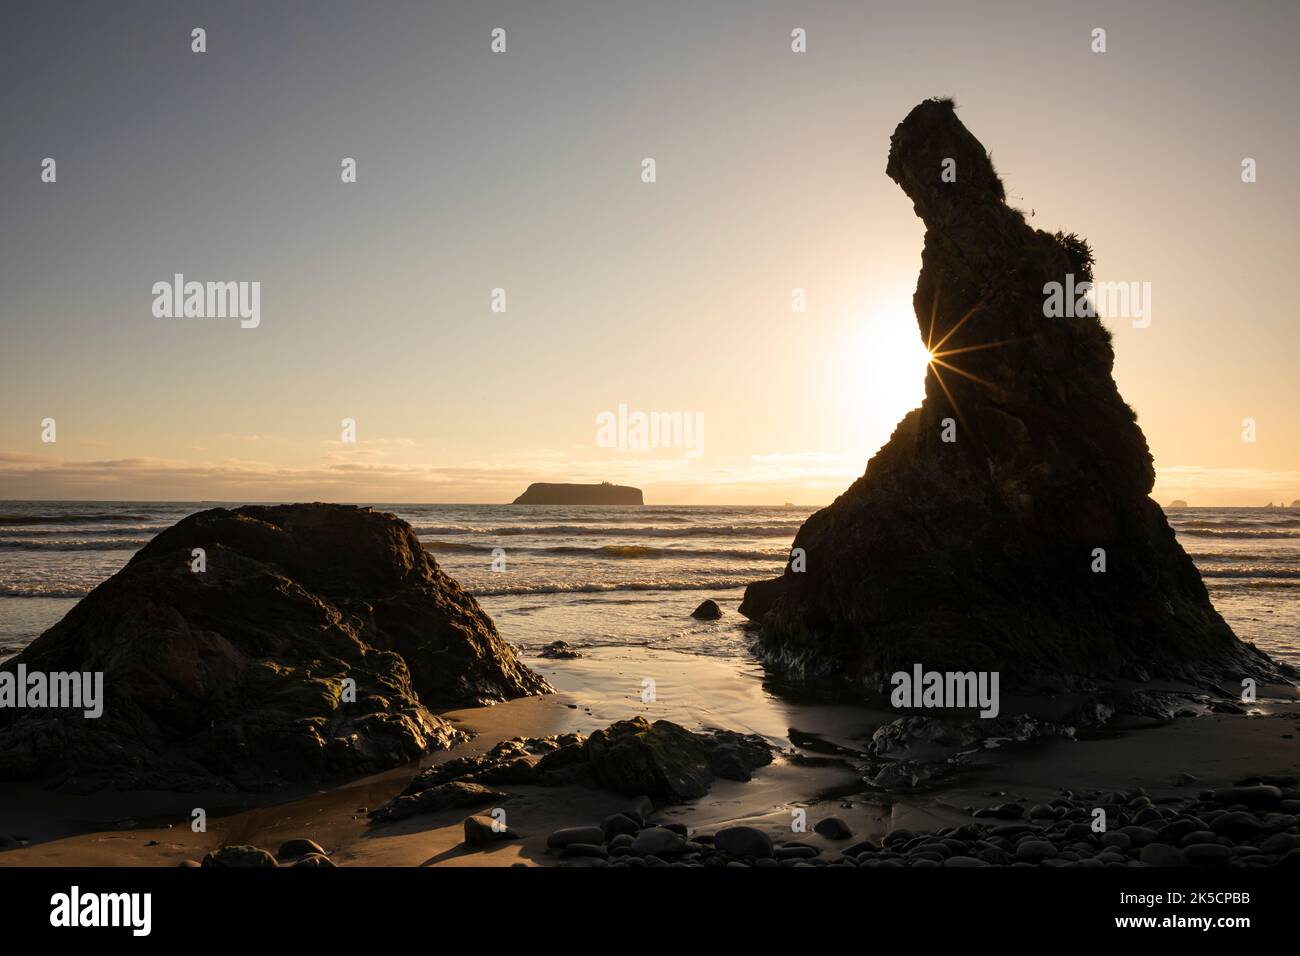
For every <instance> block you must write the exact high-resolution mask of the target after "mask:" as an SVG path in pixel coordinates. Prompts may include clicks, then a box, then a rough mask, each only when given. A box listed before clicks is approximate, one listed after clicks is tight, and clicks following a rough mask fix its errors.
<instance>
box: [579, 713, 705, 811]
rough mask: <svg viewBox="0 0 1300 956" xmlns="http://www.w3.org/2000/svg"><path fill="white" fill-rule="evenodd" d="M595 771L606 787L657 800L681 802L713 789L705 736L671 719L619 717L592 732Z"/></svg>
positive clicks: (589, 746)
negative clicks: (702, 736)
mask: <svg viewBox="0 0 1300 956" xmlns="http://www.w3.org/2000/svg"><path fill="white" fill-rule="evenodd" d="M586 749H587V757H588V761H589V766H590V770H591V775H592V776H593V777H594V778H595V779H596V782H597V783H599V784H600V785H601V786H603V787H607V788H608V789H610V790H614V791H616V792H618V793H622V794H627V795H629V796H632V795H636V794H642V793H644V794H646V795H647V796H648V797H650V798H651V799H652V800H654V801H655V802H656V803H681V802H682V801H684V800H691V799H694V798H695V797H702V796H704V795H705V794H706V793H708V792H709V787H710V786H712V784H713V771H712V769H711V768H710V766H709V754H708V751H707V750H706V749H705V748H704V745H703V743H702V742H701V740H700V738H699V737H698V736H697V735H695V734H693V733H691V732H690V731H689V730H687V729H686V728H685V727H681V726H679V725H677V724H674V723H672V722H671V721H667V720H656V721H655V722H654V723H653V724H651V723H650V722H649V721H647V720H646V719H645V718H644V717H633V718H632V719H631V720H620V721H618V722H617V723H614V724H611V725H610V726H609V727H608V728H606V729H605V730H598V731H596V732H595V733H594V734H592V735H591V736H590V737H588V738H587V748H586Z"/></svg>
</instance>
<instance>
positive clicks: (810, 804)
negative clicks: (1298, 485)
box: [0, 647, 1300, 866]
mask: <svg viewBox="0 0 1300 956" xmlns="http://www.w3.org/2000/svg"><path fill="white" fill-rule="evenodd" d="M526 662H527V664H528V665H529V666H530V667H532V668H534V669H535V670H537V671H538V672H540V673H542V674H543V675H544V676H545V677H546V678H547V679H548V680H550V681H551V683H552V684H554V686H555V687H556V688H557V689H558V690H559V691H560V693H557V694H554V695H548V696H546V697H535V698H525V699H521V700H516V701H510V702H507V703H503V704H498V705H496V706H494V707H482V708H469V709H464V710H453V711H448V712H446V713H445V716H447V717H448V718H449V719H451V720H453V721H455V722H456V723H457V724H458V725H459V726H462V727H464V728H465V729H467V730H471V731H473V732H474V733H475V734H476V736H475V737H474V739H473V740H471V741H470V742H468V743H467V744H464V745H462V746H461V747H459V748H457V749H455V750H452V751H446V752H443V753H439V754H436V755H433V756H431V757H430V758H428V759H427V760H426V761H424V763H425V764H429V763H437V762H440V761H442V760H446V759H449V758H451V757H455V756H461V755H464V754H471V753H479V752H482V751H486V750H488V749H490V748H491V747H492V746H493V745H495V744H496V743H497V742H499V741H500V740H503V739H506V738H509V737H515V736H546V735H550V734H561V733H567V732H570V731H581V732H583V733H590V732H591V731H593V730H596V729H598V728H601V727H605V726H608V725H609V724H610V723H612V722H613V721H615V720H619V719H623V718H626V717H629V716H632V715H634V714H643V715H644V716H646V717H647V718H648V719H651V720H655V719H659V718H665V719H669V720H673V721H675V722H677V723H680V724H682V725H683V726H685V727H687V728H689V729H692V730H701V729H707V728H725V729H728V730H737V731H744V732H747V733H757V734H761V735H762V736H764V737H765V738H767V739H768V740H769V741H770V742H771V743H772V744H773V745H774V746H775V747H777V748H778V749H779V750H780V751H782V753H781V755H779V756H778V757H777V759H776V761H775V762H774V763H773V764H772V765H771V766H769V767H766V768H763V769H761V770H759V771H758V772H757V773H756V774H755V776H754V779H753V780H752V781H750V782H748V783H740V782H734V781H727V780H719V781H717V782H716V783H715V784H714V786H713V788H712V790H711V791H710V793H709V794H708V795H707V796H705V797H703V798H701V799H699V800H695V801H691V802H689V803H687V804H683V805H680V806H674V807H667V808H664V809H663V810H661V811H659V812H658V813H657V814H655V816H654V819H656V820H658V821H661V822H680V823H684V824H686V825H687V826H688V827H690V828H691V829H692V831H694V830H695V829H697V828H698V829H700V830H703V831H705V832H711V831H712V830H715V829H718V828H721V827H722V826H726V825H731V824H736V823H746V824H749V825H753V826H758V827H762V828H764V829H766V830H768V831H769V832H771V833H772V835H773V836H774V837H775V838H778V839H785V840H790V839H793V838H795V836H794V835H793V834H792V833H791V821H792V820H793V819H794V813H793V811H795V810H798V809H803V810H805V811H806V817H807V827H808V832H806V833H799V834H798V835H797V838H798V839H799V840H800V841H803V842H807V843H811V844H813V845H817V846H822V847H824V848H827V849H830V848H833V847H834V846H835V844H834V843H833V842H832V841H828V840H825V839H824V838H822V837H820V836H818V835H816V834H814V833H812V832H811V829H812V825H813V824H814V823H815V822H816V821H817V820H818V819H820V818H821V817H825V816H832V815H833V816H838V817H840V818H841V819H843V820H845V821H846V822H847V823H848V824H849V825H850V827H851V828H852V829H853V831H854V833H855V836H856V837H858V838H877V839H878V838H879V837H880V836H882V835H883V834H884V833H886V832H888V831H889V830H891V829H895V828H899V827H905V828H908V829H911V830H916V831H921V830H933V829H936V828H939V827H944V826H951V825H957V824H960V823H966V822H970V820H971V816H970V812H971V811H972V810H974V809H977V808H980V807H984V806H989V805H992V804H995V803H1001V802H1006V801H1009V800H1016V799H1020V798H1024V799H1026V800H1028V801H1030V802H1033V801H1037V800H1041V799H1045V798H1049V797H1052V796H1054V795H1056V794H1058V793H1059V791H1060V788H1061V787H1069V788H1071V789H1075V790H1081V789H1088V788H1098V789H1105V790H1126V789H1132V788H1135V787H1139V786H1141V787H1145V788H1146V789H1147V790H1148V792H1149V793H1150V794H1151V795H1152V797H1153V798H1154V797H1157V796H1159V795H1162V794H1164V793H1169V794H1175V793H1178V794H1184V795H1185V794H1186V793H1187V792H1188V790H1187V788H1186V787H1184V788H1179V787H1177V786H1176V785H1175V778H1176V777H1177V775H1179V774H1183V773H1191V774H1193V775H1194V776H1195V777H1196V778H1197V780H1196V782H1194V783H1192V784H1191V785H1190V786H1191V788H1192V789H1193V790H1195V789H1200V788H1208V787H1215V786H1221V785H1224V784H1227V783H1230V782H1232V781H1234V780H1237V779H1241V778H1244V777H1249V776H1254V775H1278V776H1285V775H1292V776H1294V775H1297V774H1300V747H1297V739H1300V738H1298V737H1297V735H1300V704H1298V703H1297V701H1296V700H1295V695H1294V692H1293V691H1292V692H1290V693H1289V698H1290V699H1275V700H1268V701H1265V704H1264V706H1262V707H1261V708H1260V709H1261V710H1263V711H1267V712H1268V713H1267V714H1262V715H1256V716H1238V715H1222V714H1219V715H1208V716H1203V717H1197V718H1183V719H1179V720H1175V721H1173V722H1170V723H1167V724H1164V725H1159V726H1152V727H1147V728H1142V729H1133V730H1129V731H1126V732H1124V733H1117V734H1112V735H1107V736H1100V737H1096V738H1092V739H1083V740H1060V739H1054V740H1047V741H1036V742H1031V743H1025V744H1011V745H1005V746H1003V747H999V748H997V749H990V750H985V751H983V752H981V753H979V754H978V755H977V756H976V758H975V759H976V763H975V765H974V766H973V767H971V768H970V769H969V770H967V771H966V772H964V773H962V774H960V775H959V776H958V777H956V778H955V779H953V780H952V781H949V782H948V783H947V784H946V785H945V786H944V787H942V788H939V789H934V790H930V791H924V792H919V793H910V794H886V793H882V792H878V791H871V790H869V788H867V787H865V786H864V785H863V783H862V782H861V774H860V773H859V772H858V771H857V770H856V769H855V767H854V766H853V763H854V759H853V758H854V757H855V755H856V754H857V753H859V752H861V751H862V749H863V748H864V747H865V745H866V742H867V741H868V740H869V739H870V736H871V733H872V732H873V731H874V730H875V728H876V727H877V726H879V725H880V724H882V723H885V722H887V721H889V720H892V719H893V718H894V717H895V716H897V715H896V714H895V713H893V712H890V711H886V710H883V709H872V708H870V707H867V706H863V705H861V704H857V703H830V702H819V701H808V702H801V701H795V700H790V699H787V698H784V697H781V696H778V695H776V694H774V693H772V692H771V691H770V690H768V689H766V688H765V686H764V681H763V669H762V667H761V665H759V664H758V663H756V662H754V661H751V660H727V659H721V658H706V657H698V656H693V655H686V654H679V653H674V652H667V651H656V650H653V649H648V648H644V647H610V648H599V649H596V650H593V651H591V652H590V653H589V655H588V656H585V657H583V658H579V659H576V660H567V661H551V660H541V659H528V660H527V661H526ZM647 679H648V680H653V681H654V700H652V701H648V702H643V701H642V694H643V686H644V685H643V682H644V681H646V680H647ZM1283 696H1284V697H1285V696H1287V694H1286V692H1283ZM1004 712H1010V711H1009V710H1004ZM837 754H838V755H840V756H843V757H846V758H848V760H847V762H846V763H840V762H836V761H834V760H832V761H827V760H826V758H827V757H828V756H830V757H834V756H835V755H837ZM415 769H416V768H415V767H414V766H412V767H407V768H399V769H397V770H393V771H389V772H386V773H384V774H380V775H377V776H373V777H369V778H366V779H364V780H359V781H354V782H351V783H348V784H346V785H342V786H339V787H335V788H331V789H328V790H310V791H300V792H297V793H289V794H278V795H274V796H272V797H270V798H268V797H266V796H265V795H262V796H247V795H231V794H170V793H101V794H94V795H90V796H70V795H63V794H53V793H47V792H44V791H40V790H39V789H37V788H35V787H15V786H6V787H5V788H4V789H3V792H2V793H0V834H9V835H13V836H19V837H24V838H26V839H28V840H30V841H31V845H30V846H25V847H20V848H18V849H14V850H11V851H8V852H5V853H0V866H70V865H79V866H86V865H89V866H151V865H152V866H175V865H176V864H178V863H180V862H181V861H183V860H187V859H189V860H200V859H202V857H203V855H204V854H205V853H207V852H208V851H209V850H212V849H215V848H217V847H219V846H223V845H234V844H252V845H254V846H259V847H262V848H265V849H268V850H270V851H272V852H275V850H276V849H277V848H278V847H279V845H280V844H281V843H282V842H284V841H285V840H289V839H294V838H299V837H306V838H309V839H312V840H315V841H316V842H317V843H320V844H321V845H322V846H323V847H325V848H326V849H327V850H328V851H329V852H330V854H331V856H332V859H333V860H334V862H336V863H338V864H341V865H363V866H435V865H436V866H511V865H516V864H520V865H557V864H559V863H560V859H559V857H558V856H556V855H553V854H548V853H547V852H546V838H547V836H548V835H549V834H550V833H551V832H552V831H554V830H556V829H559V828H561V827H566V826H577V825H590V824H594V823H596V822H598V821H599V820H600V819H601V818H602V817H603V816H606V815H608V814H610V813H613V812H615V811H617V810H620V809H623V808H625V807H627V806H629V805H630V803H631V801H630V800H629V799H628V798H626V797H623V796H620V795H618V794H614V793H609V792H606V791H602V790H598V789H595V788H591V787H584V786H566V787H558V788H557V787H546V788H543V787H536V786H523V785H520V786H515V785H501V786H499V787H498V788H497V789H500V790H503V791H505V792H507V793H509V794H510V799H509V800H507V801H503V802H502V809H504V811H505V813H506V822H507V824H508V825H509V826H510V827H511V828H512V829H513V830H515V831H516V832H517V833H518V834H519V835H520V837H521V839H519V840H517V841H506V842H501V843H495V844H492V845H490V846H489V847H487V848H485V849H480V848H475V849H472V850H471V849H467V848H465V847H464V846H463V845H462V843H461V840H462V836H463V830H462V826H461V821H462V820H463V819H464V817H465V816H467V815H468V814H469V813H470V812H488V811H489V810H490V809H491V807H484V808H482V809H481V810H478V809H476V810H474V811H466V810H463V809H458V810H448V811H444V812H441V813H434V814H424V815H420V816H416V817H413V818H410V819H407V820H402V821H397V822H391V823H384V824H378V825H375V824H372V823H371V822H370V821H369V820H368V818H367V816H366V810H369V809H374V808H376V807H378V806H380V805H382V804H383V803H385V802H386V801H387V800H388V799H390V798H391V797H392V796H394V795H396V794H397V793H398V792H399V791H401V789H402V788H403V787H404V786H405V785H406V784H407V782H408V781H409V780H410V779H411V777H412V775H413V774H414V772H415ZM993 794H998V796H993ZM268 801H274V802H268ZM257 802H260V803H261V804H262V805H260V806H258V805H256V803H257ZM194 807H203V808H204V809H205V810H206V811H207V814H208V827H207V832H205V833H194V832H192V831H191V829H190V824H189V821H190V810H191V809H192V808H194ZM122 821H132V823H126V822H122ZM169 824H170V826H169ZM119 827H122V828H119ZM151 844H152V845H151ZM564 862H565V863H566V864H571V865H583V863H582V861H575V860H565V861H564Z"/></svg>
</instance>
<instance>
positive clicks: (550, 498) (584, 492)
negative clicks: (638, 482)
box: [514, 481, 645, 505]
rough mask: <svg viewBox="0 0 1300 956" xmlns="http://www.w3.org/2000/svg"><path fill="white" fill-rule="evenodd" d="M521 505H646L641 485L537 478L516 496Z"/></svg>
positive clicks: (516, 500)
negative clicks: (596, 483) (639, 486)
mask: <svg viewBox="0 0 1300 956" xmlns="http://www.w3.org/2000/svg"><path fill="white" fill-rule="evenodd" d="M514 504H517V505H643V504H645V501H644V500H643V499H642V497H641V489H640V488H630V487H628V486H627V485H613V484H610V483H609V482H608V481H602V482H601V483H600V484H598V485H578V484H552V483H549V482H545V481H535V482H533V483H532V484H531V485H529V486H528V490H527V491H525V492H524V493H523V494H522V495H520V496H519V497H518V498H516V499H515V500H514Z"/></svg>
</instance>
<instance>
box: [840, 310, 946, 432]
mask: <svg viewBox="0 0 1300 956" xmlns="http://www.w3.org/2000/svg"><path fill="white" fill-rule="evenodd" d="M853 327H854V328H853V333H852V335H851V336H850V337H849V339H848V340H847V341H845V342H843V343H841V346H840V347H841V351H840V352H839V354H838V355H837V357H836V362H835V365H836V366H838V368H837V369H836V372H837V373H838V375H837V377H838V379H839V381H840V382H841V383H842V385H841V389H840V401H841V402H842V415H841V420H842V421H843V422H844V423H845V426H846V428H847V429H848V430H849V433H850V435H851V436H852V437H851V441H852V443H853V446H854V447H855V448H856V449H858V450H859V451H860V453H864V454H870V453H871V452H873V451H875V449H877V448H879V447H880V446H881V445H883V444H884V443H885V442H886V441H888V440H889V436H890V435H891V434H892V433H893V431H894V428H895V426H897V425H898V422H899V421H900V420H901V419H902V418H903V416H904V415H906V414H907V413H908V412H910V411H911V410H912V409H914V408H916V407H917V406H919V405H920V404H921V402H923V401H924V400H925V375H926V369H927V367H928V366H929V364H930V357H931V356H930V353H929V352H928V351H927V350H926V347H925V344H924V343H923V342H922V341H921V331H920V329H919V328H918V326H917V321H916V316H915V315H913V313H912V308H911V302H910V301H909V297H907V296H905V295H900V296H899V297H898V299H897V300H896V301H885V302H879V303H876V304H875V305H874V307H867V308H864V309H863V310H862V311H861V312H860V313H858V314H857V315H855V316H854V319H853Z"/></svg>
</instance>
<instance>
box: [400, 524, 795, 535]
mask: <svg viewBox="0 0 1300 956" xmlns="http://www.w3.org/2000/svg"><path fill="white" fill-rule="evenodd" d="M802 525H803V522H802V521H783V522H780V523H779V524H761V525H690V526H689V527H685V528H660V527H654V526H652V527H640V528H618V527H607V526H596V525H593V526H586V525H568V524H562V525H537V526H530V525H507V526H505V527H499V528H482V527H473V526H467V525H421V526H417V527H416V528H415V533H416V534H420V535H461V534H465V535H482V536H484V537H495V538H507V537H518V536H522V535H534V536H537V537H547V536H556V537H558V536H561V535H585V536H587V537H611V538H612V537H629V538H637V537H646V538H769V537H775V536H784V535H789V534H790V532H792V531H797V530H799V528H800V527H801V526H802Z"/></svg>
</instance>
